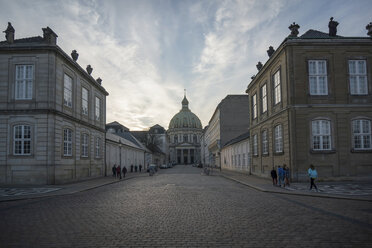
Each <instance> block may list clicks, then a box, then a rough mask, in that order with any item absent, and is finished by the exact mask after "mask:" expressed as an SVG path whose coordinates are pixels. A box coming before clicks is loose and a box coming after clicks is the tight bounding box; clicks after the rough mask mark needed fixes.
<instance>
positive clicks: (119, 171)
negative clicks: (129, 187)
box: [116, 165, 121, 179]
mask: <svg viewBox="0 0 372 248" xmlns="http://www.w3.org/2000/svg"><path fill="white" fill-rule="evenodd" d="M116 174H117V176H118V177H119V179H121V167H120V165H119V166H118V167H117V168H116Z"/></svg>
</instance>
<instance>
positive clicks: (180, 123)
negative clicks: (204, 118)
mask: <svg viewBox="0 0 372 248" xmlns="http://www.w3.org/2000/svg"><path fill="white" fill-rule="evenodd" d="M202 132H203V129H202V125H201V122H200V119H199V118H198V117H197V116H196V115H195V114H194V113H193V112H191V110H190V109H189V101H188V100H187V98H186V95H185V97H184V98H183V100H182V109H181V110H180V111H179V112H178V113H177V114H176V115H174V116H173V118H172V119H171V121H170V122H169V128H168V131H167V136H168V144H169V145H168V147H169V162H171V163H176V164H194V163H200V161H201V160H200V136H201V135H202Z"/></svg>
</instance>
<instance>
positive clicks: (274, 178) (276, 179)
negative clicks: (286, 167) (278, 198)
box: [271, 167, 278, 186]
mask: <svg viewBox="0 0 372 248" xmlns="http://www.w3.org/2000/svg"><path fill="white" fill-rule="evenodd" d="M271 178H272V179H273V185H274V186H276V185H277V184H278V175H277V174H276V170H275V167H273V169H272V170H271Z"/></svg>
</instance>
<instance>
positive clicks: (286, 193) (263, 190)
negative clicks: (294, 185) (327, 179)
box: [219, 174, 372, 202]
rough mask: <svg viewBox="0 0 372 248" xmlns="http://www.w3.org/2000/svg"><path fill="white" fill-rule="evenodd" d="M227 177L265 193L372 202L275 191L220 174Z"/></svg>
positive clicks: (371, 200) (352, 199) (361, 199)
mask: <svg viewBox="0 0 372 248" xmlns="http://www.w3.org/2000/svg"><path fill="white" fill-rule="evenodd" d="M219 176H222V177H224V178H226V179H229V180H232V181H235V182H237V183H240V184H243V185H245V186H248V187H250V188H252V189H254V190H257V191H261V192H265V193H275V194H284V195H296V196H305V197H320V198H329V199H338V200H351V201H366V202H372V199H363V198H351V197H343V196H333V195H313V194H304V193H296V192H279V191H273V190H267V189H263V188H261V187H257V186H255V185H252V184H249V183H246V182H243V181H241V180H238V179H235V178H233V177H229V176H226V175H223V174H221V175H219Z"/></svg>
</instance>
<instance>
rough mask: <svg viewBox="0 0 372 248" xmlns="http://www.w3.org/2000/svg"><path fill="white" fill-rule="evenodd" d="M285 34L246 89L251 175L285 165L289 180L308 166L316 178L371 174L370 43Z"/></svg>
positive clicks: (302, 177) (368, 40) (320, 35)
mask: <svg viewBox="0 0 372 248" xmlns="http://www.w3.org/2000/svg"><path fill="white" fill-rule="evenodd" d="M290 28H291V29H292V33H291V35H290V36H289V37H287V38H286V39H285V40H284V41H283V42H282V43H281V45H280V46H279V47H278V48H277V50H276V51H275V52H274V51H273V52H272V53H270V54H269V56H270V58H269V60H268V61H267V62H266V63H265V65H263V66H261V65H260V64H258V66H257V68H258V69H259V72H258V74H257V75H256V76H255V77H253V80H252V81H251V83H250V84H249V85H248V88H247V90H246V93H248V95H249V97H250V104H251V113H252V114H251V118H250V139H251V151H252V173H253V174H256V175H261V176H266V177H269V173H270V170H271V169H272V167H273V166H274V167H276V166H278V165H283V164H284V163H285V164H286V165H287V166H289V167H290V170H291V172H292V173H291V177H292V179H293V180H306V178H307V174H306V172H307V169H308V167H309V165H310V164H314V165H315V167H316V168H317V170H318V173H319V176H320V177H321V178H332V177H337V178H343V177H359V176H368V175H372V162H371V158H372V145H371V121H372V76H371V75H372V74H371V72H372V62H371V61H372V39H371V38H367V37H342V36H338V35H336V34H335V33H334V32H333V33H332V32H331V31H330V33H329V34H327V33H323V32H319V31H316V30H309V31H307V32H306V33H304V34H303V35H301V36H299V37H297V34H298V31H297V29H298V28H299V26H298V25H297V24H292V25H291V26H290ZM268 53H269V51H268ZM261 67H262V68H261Z"/></svg>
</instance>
